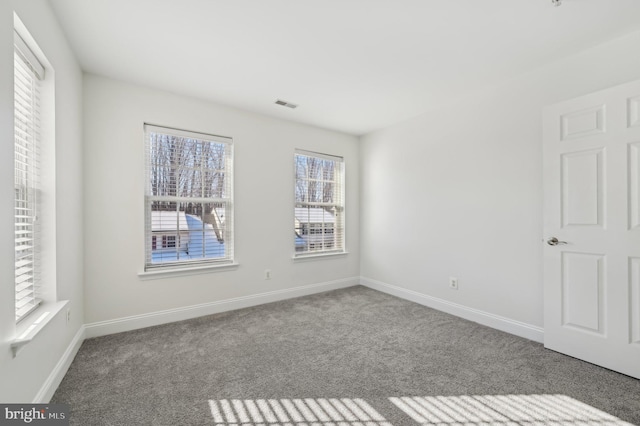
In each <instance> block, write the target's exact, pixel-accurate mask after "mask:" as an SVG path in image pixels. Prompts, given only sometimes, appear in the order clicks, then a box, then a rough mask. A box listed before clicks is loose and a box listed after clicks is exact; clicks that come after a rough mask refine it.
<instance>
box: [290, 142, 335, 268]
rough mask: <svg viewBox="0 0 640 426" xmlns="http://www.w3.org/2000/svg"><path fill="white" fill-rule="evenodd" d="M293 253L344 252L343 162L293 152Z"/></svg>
mask: <svg viewBox="0 0 640 426" xmlns="http://www.w3.org/2000/svg"><path fill="white" fill-rule="evenodd" d="M294 165H295V207H294V230H295V253H296V256H305V255H312V254H324V253H342V252H344V251H345V249H344V235H345V234H344V160H343V158H342V157H336V156H332V155H326V154H319V153H315V152H308V151H299V150H298V151H296V152H295V155H294Z"/></svg>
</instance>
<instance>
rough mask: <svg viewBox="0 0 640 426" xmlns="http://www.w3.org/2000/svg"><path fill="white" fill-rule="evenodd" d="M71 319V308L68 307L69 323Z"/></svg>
mask: <svg viewBox="0 0 640 426" xmlns="http://www.w3.org/2000/svg"><path fill="white" fill-rule="evenodd" d="M70 321H71V308H69V309H67V324H69V322H70Z"/></svg>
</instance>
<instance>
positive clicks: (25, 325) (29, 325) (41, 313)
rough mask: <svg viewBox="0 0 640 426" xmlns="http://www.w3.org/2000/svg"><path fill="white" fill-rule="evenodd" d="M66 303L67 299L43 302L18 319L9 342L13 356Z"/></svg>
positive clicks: (36, 334)
mask: <svg viewBox="0 0 640 426" xmlns="http://www.w3.org/2000/svg"><path fill="white" fill-rule="evenodd" d="M68 303H69V301H68V300H61V301H59V302H43V303H42V304H41V305H40V306H39V307H38V308H37V309H36V310H35V311H33V312H32V313H31V314H29V316H28V317H26V318H25V319H23V320H22V321H20V323H18V325H16V337H15V339H13V341H12V342H11V351H12V352H13V357H14V358H15V357H16V356H17V355H18V352H20V350H21V349H22V348H23V347H24V346H25V345H26V344H28V343H29V342H31V341H32V340H34V339H35V338H36V337H37V336H38V334H39V333H40V331H42V330H43V329H44V328H45V327H46V326H47V324H49V323H50V322H51V320H52V319H53V318H54V317H55V316H56V315H57V314H58V312H60V311H61V310H63V308H64V307H65V306H67V304H68Z"/></svg>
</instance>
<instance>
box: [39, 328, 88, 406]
mask: <svg viewBox="0 0 640 426" xmlns="http://www.w3.org/2000/svg"><path fill="white" fill-rule="evenodd" d="M84 333H85V329H84V325H82V326H80V328H79V329H78V332H77V333H76V334H75V336H73V339H71V343H69V346H67V350H66V351H64V354H62V357H60V360H58V363H57V364H56V366H55V367H54V368H53V371H51V374H49V377H47V380H45V382H44V383H43V384H42V387H41V388H40V390H39V391H38V393H37V394H36V396H35V398H34V399H33V403H34V404H46V403H48V402H49V401H50V400H51V398H52V397H53V394H54V393H55V392H56V389H58V386H59V385H60V382H62V379H63V378H64V375H65V374H67V370H69V367H70V366H71V362H72V361H73V359H74V358H75V357H76V354H77V353H78V350H80V346H81V345H82V342H83V341H84Z"/></svg>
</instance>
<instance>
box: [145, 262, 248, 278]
mask: <svg viewBox="0 0 640 426" xmlns="http://www.w3.org/2000/svg"><path fill="white" fill-rule="evenodd" d="M238 266H240V264H239V263H223V264H219V265H206V266H194V267H190V268H189V267H187V268H175V269H155V270H152V271H144V272H138V278H140V279H141V280H143V281H146V280H159V279H163V278H173V277H183V276H188V275H200V274H208V273H210V272H222V271H230V270H234V269H238Z"/></svg>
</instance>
